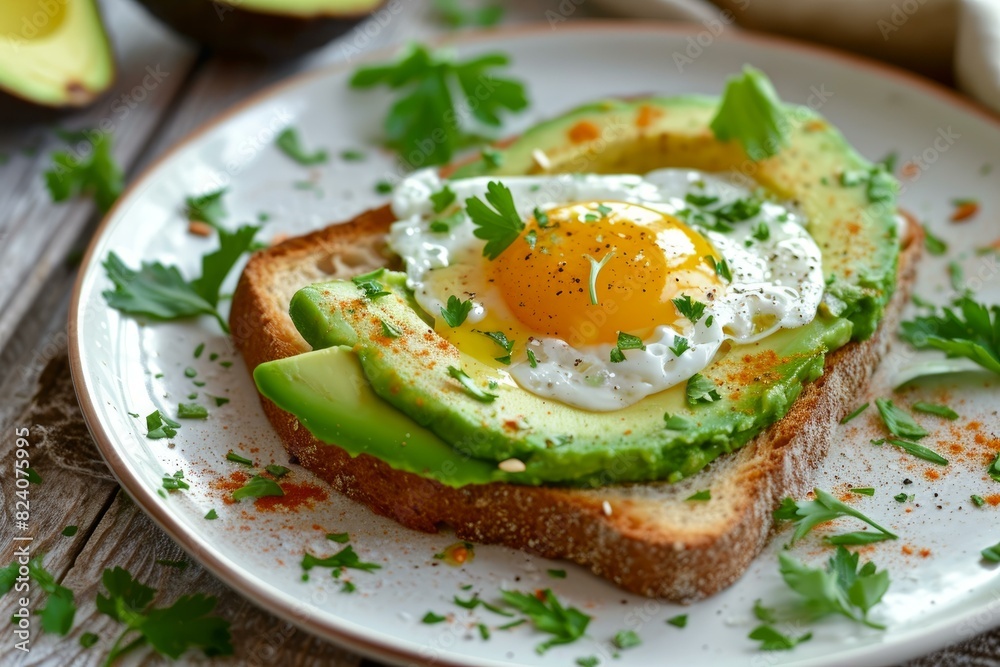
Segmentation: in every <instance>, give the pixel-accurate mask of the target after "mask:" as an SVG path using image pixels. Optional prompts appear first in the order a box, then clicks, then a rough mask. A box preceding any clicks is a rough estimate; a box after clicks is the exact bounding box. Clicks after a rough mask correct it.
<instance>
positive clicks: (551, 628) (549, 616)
mask: <svg viewBox="0 0 1000 667" xmlns="http://www.w3.org/2000/svg"><path fill="white" fill-rule="evenodd" d="M500 594H501V595H502V596H503V600H504V602H506V603H507V604H508V605H510V606H511V607H514V608H515V609H517V610H518V611H520V612H521V613H522V614H524V615H525V616H527V617H528V619H529V620H530V621H531V622H532V624H534V626H535V628H536V629H537V630H540V631H541V632H545V633H547V634H550V635H552V639H549V640H547V641H545V642H542V643H541V644H539V645H538V646H536V647H535V651H536V652H537V653H539V654H542V653H545V652H546V651H547V650H549V649H550V648H552V647H553V646H559V645H560V644H569V643H572V642H575V641H576V640H577V639H580V638H581V637H583V635H584V633H585V632H586V631H587V625H588V624H589V623H590V616H588V615H587V614H584V613H583V612H582V611H580V610H579V609H577V608H575V607H564V606H563V605H562V604H561V603H560V602H559V600H558V599H557V598H556V596H555V593H553V592H552V591H551V590H550V589H548V588H546V589H545V590H544V591H542V592H541V593H539V594H538V595H537V596H536V595H533V594H531V593H521V592H519V591H500Z"/></svg>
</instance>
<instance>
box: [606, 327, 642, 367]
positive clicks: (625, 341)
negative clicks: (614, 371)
mask: <svg viewBox="0 0 1000 667" xmlns="http://www.w3.org/2000/svg"><path fill="white" fill-rule="evenodd" d="M645 349H646V345H645V344H644V343H643V342H642V339H641V338H639V337H638V336H633V335H632V334H627V333H625V332H624V331H619V332H618V345H616V346H615V347H613V348H611V361H613V362H615V363H621V362H622V361H625V352H624V351H625V350H645Z"/></svg>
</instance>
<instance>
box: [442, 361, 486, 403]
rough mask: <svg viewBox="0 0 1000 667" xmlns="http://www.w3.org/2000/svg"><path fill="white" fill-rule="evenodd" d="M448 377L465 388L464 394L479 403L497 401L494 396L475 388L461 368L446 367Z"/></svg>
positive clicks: (474, 384) (471, 380)
mask: <svg viewBox="0 0 1000 667" xmlns="http://www.w3.org/2000/svg"><path fill="white" fill-rule="evenodd" d="M448 375H450V376H451V377H453V378H455V379H456V380H458V382H459V384H461V385H462V387H464V388H465V391H466V393H468V394H469V396H471V397H472V398H474V399H476V400H477V401H479V402H481V403H492V402H493V401H495V400H496V399H497V395H496V394H490V393H487V392H485V391H483V390H482V389H480V388H479V387H478V386H476V383H475V382H474V381H473V379H472V378H471V377H469V375H468V373H466V372H465V371H463V370H462V369H461V368H456V367H454V366H448Z"/></svg>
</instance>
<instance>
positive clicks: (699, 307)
mask: <svg viewBox="0 0 1000 667" xmlns="http://www.w3.org/2000/svg"><path fill="white" fill-rule="evenodd" d="M671 301H672V303H673V304H674V307H675V308H676V309H677V312H678V313H680V314H681V317H686V318H688V319H689V320H691V323H692V324H697V322H698V320H700V319H701V317H702V315H704V314H705V304H703V303H702V302H701V301H695V300H694V299H692V298H691V297H690V296H688V295H687V294H683V295H681V296H679V297H677V298H676V299H671Z"/></svg>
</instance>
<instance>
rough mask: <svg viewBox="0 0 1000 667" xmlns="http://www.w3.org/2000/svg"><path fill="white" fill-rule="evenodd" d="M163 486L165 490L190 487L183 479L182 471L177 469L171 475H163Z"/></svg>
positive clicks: (178, 489) (179, 489)
mask: <svg viewBox="0 0 1000 667" xmlns="http://www.w3.org/2000/svg"><path fill="white" fill-rule="evenodd" d="M163 488H164V489H166V490H167V491H181V490H184V489H190V488H191V487H190V486H189V485H188V483H187V482H185V481H184V471H183V470H178V471H177V472H175V473H174V474H173V475H164V476H163Z"/></svg>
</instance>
